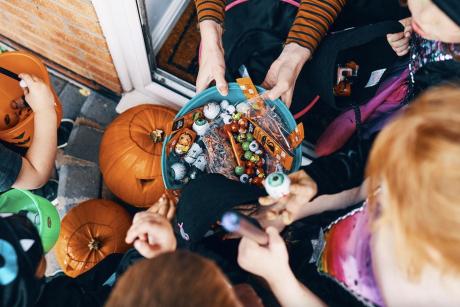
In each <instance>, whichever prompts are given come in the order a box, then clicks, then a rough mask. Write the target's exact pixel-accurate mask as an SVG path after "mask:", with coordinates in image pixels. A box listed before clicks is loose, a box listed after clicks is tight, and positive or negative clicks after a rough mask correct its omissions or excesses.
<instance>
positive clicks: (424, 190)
mask: <svg viewBox="0 0 460 307" xmlns="http://www.w3.org/2000/svg"><path fill="white" fill-rule="evenodd" d="M367 176H368V178H369V179H370V184H369V195H372V193H374V192H375V191H376V189H378V188H379V187H381V186H382V184H384V187H385V189H386V191H385V192H387V193H386V195H388V198H387V200H388V203H385V204H384V206H382V207H381V208H378V209H377V206H376V200H375V197H371V199H370V206H371V208H373V209H374V212H376V213H377V216H378V217H377V220H375V221H374V226H375V227H379V225H382V224H386V225H392V227H393V230H394V233H395V237H396V238H395V240H396V250H397V253H398V256H399V258H400V259H401V260H402V265H404V268H405V269H406V272H407V273H408V274H409V275H410V276H412V277H418V276H419V274H420V272H421V270H422V268H423V267H424V266H425V265H427V264H431V265H435V266H436V267H437V268H438V269H440V270H442V271H443V272H447V271H450V272H452V273H454V274H458V273H460V261H459V260H460V89H458V88H453V87H440V88H436V89H433V90H431V91H428V92H427V93H425V94H424V95H422V96H421V97H420V98H419V99H417V100H416V101H415V102H414V103H413V104H412V105H410V106H409V107H408V108H407V109H406V110H405V111H404V112H403V113H402V114H401V115H400V116H399V117H398V118H397V119H396V120H394V121H393V122H392V123H390V124H389V125H388V126H387V127H386V128H385V129H384V130H383V131H382V133H380V135H379V137H378V138H377V140H376V142H375V144H374V147H373V149H372V151H371V154H370V158H369V163H368V166H367Z"/></svg>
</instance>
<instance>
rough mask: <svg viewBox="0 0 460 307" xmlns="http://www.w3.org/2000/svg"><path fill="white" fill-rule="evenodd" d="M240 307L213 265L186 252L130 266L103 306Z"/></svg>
mask: <svg viewBox="0 0 460 307" xmlns="http://www.w3.org/2000/svg"><path fill="white" fill-rule="evenodd" d="M122 306H123V307H124V306H136V307H143V306H145V307H151V306H158V307H160V306H174V307H187V306H201V307H211V306H222V307H240V306H242V305H241V303H240V302H239V300H238V299H237V296H236V294H235V292H234V290H233V288H232V286H231V285H230V283H229V282H228V281H227V279H226V277H225V276H224V274H223V273H222V272H221V271H220V269H219V268H218V267H217V265H216V264H215V263H214V262H212V261H210V260H207V259H205V258H203V257H201V256H198V255H196V254H194V253H191V252H187V251H176V252H173V253H166V254H162V255H160V256H158V257H156V258H153V259H145V260H141V261H139V262H138V263H136V264H135V265H133V266H132V267H130V268H129V269H128V270H127V271H126V272H125V273H124V274H123V275H122V276H121V278H120V280H118V282H117V284H116V286H115V288H114V289H113V290H112V293H111V295H110V298H109V300H108V302H107V304H106V307H122Z"/></svg>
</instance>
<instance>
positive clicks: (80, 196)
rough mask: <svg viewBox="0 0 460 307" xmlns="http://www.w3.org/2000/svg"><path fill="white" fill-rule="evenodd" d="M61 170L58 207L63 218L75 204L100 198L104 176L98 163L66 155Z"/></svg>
mask: <svg viewBox="0 0 460 307" xmlns="http://www.w3.org/2000/svg"><path fill="white" fill-rule="evenodd" d="M65 160H66V161H65V164H63V165H62V166H61V168H60V172H59V188H58V205H57V206H56V208H57V209H58V212H59V216H60V217H61V219H62V218H63V217H64V216H65V214H66V213H67V212H68V211H69V210H70V209H72V208H73V207H74V206H75V205H77V204H79V203H81V202H83V201H86V200H88V199H93V198H99V197H100V194H101V180H102V176H101V173H100V172H99V167H98V165H97V164H96V163H94V162H90V161H84V160H79V159H75V158H73V157H69V156H67V157H65Z"/></svg>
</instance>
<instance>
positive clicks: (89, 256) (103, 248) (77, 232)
mask: <svg viewBox="0 0 460 307" xmlns="http://www.w3.org/2000/svg"><path fill="white" fill-rule="evenodd" d="M129 227H131V216H130V215H129V214H128V212H126V210H125V209H124V208H123V207H121V206H120V205H118V204H116V203H114V202H112V201H109V200H103V199H93V200H88V201H85V202H83V203H81V204H79V205H78V206H76V207H74V208H72V209H71V210H70V211H69V212H68V213H67V214H66V216H64V218H63V219H62V223H61V233H60V235H59V239H58V241H57V243H56V247H55V254H56V259H57V261H58V263H59V265H60V266H61V268H62V270H63V271H64V273H65V274H67V275H68V276H71V277H76V276H78V275H80V274H83V273H84V272H86V271H88V270H90V269H91V268H92V267H93V266H95V265H96V264H97V263H99V262H100V261H102V260H103V259H104V258H105V257H107V256H108V255H110V254H114V253H124V252H126V251H127V250H128V249H129V245H128V244H126V243H125V237H126V233H127V231H128V229H129Z"/></svg>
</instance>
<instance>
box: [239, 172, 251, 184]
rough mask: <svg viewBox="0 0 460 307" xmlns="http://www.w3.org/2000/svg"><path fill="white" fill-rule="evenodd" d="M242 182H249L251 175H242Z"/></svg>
mask: <svg viewBox="0 0 460 307" xmlns="http://www.w3.org/2000/svg"><path fill="white" fill-rule="evenodd" d="M240 182H241V183H248V182H249V176H248V174H243V175H241V176H240Z"/></svg>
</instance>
